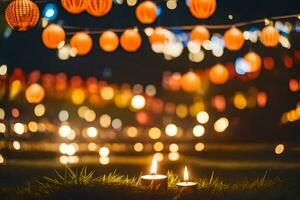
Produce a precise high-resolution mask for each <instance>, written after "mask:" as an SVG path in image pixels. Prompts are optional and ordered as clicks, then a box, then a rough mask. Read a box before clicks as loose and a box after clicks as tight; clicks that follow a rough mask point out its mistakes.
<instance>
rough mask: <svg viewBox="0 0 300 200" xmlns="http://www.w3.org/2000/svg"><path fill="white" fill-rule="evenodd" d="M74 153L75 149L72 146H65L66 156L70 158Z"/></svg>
mask: <svg viewBox="0 0 300 200" xmlns="http://www.w3.org/2000/svg"><path fill="white" fill-rule="evenodd" d="M75 153H76V147H75V145H74V144H69V145H67V149H66V154H67V155H69V156H72V155H74V154H75Z"/></svg>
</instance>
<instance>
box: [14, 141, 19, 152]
mask: <svg viewBox="0 0 300 200" xmlns="http://www.w3.org/2000/svg"><path fill="white" fill-rule="evenodd" d="M13 148H14V149H15V150H20V149H21V144H20V143H19V142H18V141H14V142H13Z"/></svg>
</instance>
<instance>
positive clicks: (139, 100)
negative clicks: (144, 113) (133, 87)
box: [131, 95, 146, 110]
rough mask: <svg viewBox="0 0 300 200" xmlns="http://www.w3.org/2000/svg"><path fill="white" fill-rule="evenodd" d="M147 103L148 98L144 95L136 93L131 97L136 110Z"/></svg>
mask: <svg viewBox="0 0 300 200" xmlns="http://www.w3.org/2000/svg"><path fill="white" fill-rule="evenodd" d="M145 104H146V100H145V98H144V97H143V96H142V95H135V96H134V97H133V98H132V99H131V106H132V107H133V108H134V109H136V110H140V109H142V108H144V107H145Z"/></svg>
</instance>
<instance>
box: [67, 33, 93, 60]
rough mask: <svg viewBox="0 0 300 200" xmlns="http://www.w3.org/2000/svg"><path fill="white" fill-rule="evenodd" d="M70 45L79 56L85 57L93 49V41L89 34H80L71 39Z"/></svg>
mask: <svg viewBox="0 0 300 200" xmlns="http://www.w3.org/2000/svg"><path fill="white" fill-rule="evenodd" d="M70 45H71V47H72V48H75V49H76V52H77V55H80V56H83V55H86V54H87V53H88V52H89V51H90V50H91V49H92V45H93V40H92V38H91V37H90V36H89V35H88V34H87V33H85V32H78V33H76V34H75V35H74V36H73V37H72V38H71V41H70Z"/></svg>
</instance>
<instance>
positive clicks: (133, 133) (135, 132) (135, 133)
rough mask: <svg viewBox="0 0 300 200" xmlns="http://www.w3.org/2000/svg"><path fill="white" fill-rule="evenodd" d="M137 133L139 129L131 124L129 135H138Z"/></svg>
mask: <svg viewBox="0 0 300 200" xmlns="http://www.w3.org/2000/svg"><path fill="white" fill-rule="evenodd" d="M137 134H138V130H137V128H135V127H134V126H131V127H128V128H127V135H128V137H136V136H137Z"/></svg>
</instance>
